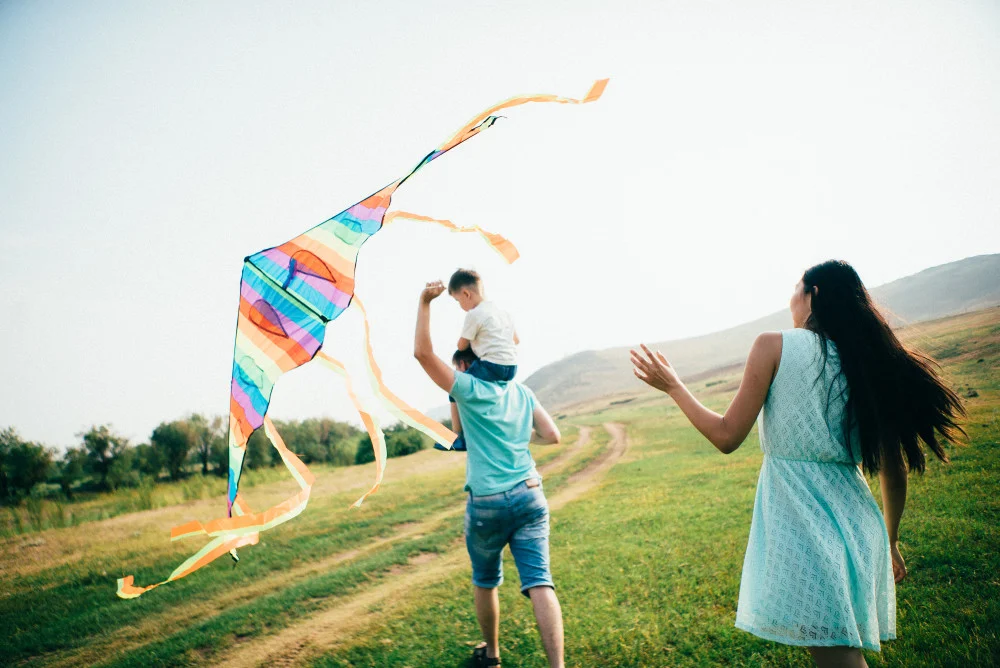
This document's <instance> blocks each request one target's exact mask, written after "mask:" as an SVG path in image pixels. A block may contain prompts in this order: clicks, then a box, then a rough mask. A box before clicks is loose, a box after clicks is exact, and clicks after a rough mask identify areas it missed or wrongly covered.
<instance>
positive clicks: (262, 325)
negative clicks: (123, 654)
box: [118, 79, 608, 598]
mask: <svg viewBox="0 0 1000 668" xmlns="http://www.w3.org/2000/svg"><path fill="white" fill-rule="evenodd" d="M607 83H608V80H607V79H602V80H600V81H597V82H595V83H594V85H593V86H592V87H591V89H590V91H589V92H588V93H587V95H586V96H584V97H583V98H580V99H574V98H564V97H558V96H555V95H530V96H524V97H514V98H511V99H509V100H507V101H505V102H501V103H500V104H497V105H494V106H492V107H490V108H489V109H487V110H485V111H483V112H482V113H480V114H478V115H476V116H475V117H474V118H473V119H472V120H470V121H469V122H468V123H466V124H465V125H464V126H462V128H461V129H460V130H459V131H458V132H456V133H455V134H454V135H452V137H451V138H450V139H448V141H446V142H445V143H444V144H442V145H441V146H439V147H437V148H436V149H434V150H433V151H431V152H430V153H428V154H427V155H426V156H425V157H424V158H423V159H422V160H421V161H420V162H419V163H417V165H416V167H414V168H413V169H412V170H410V172H409V173H408V174H406V176H404V177H402V178H400V179H398V180H396V181H394V182H393V183H390V184H389V185H387V186H385V187H384V188H382V189H381V190H379V191H378V192H376V193H375V194H373V195H370V196H369V197H366V198H365V199H363V200H361V201H360V202H358V203H357V204H355V205H353V206H351V207H349V208H347V209H346V210H344V211H342V212H340V213H338V214H337V215H335V216H333V217H332V218H330V219H329V220H326V221H324V222H323V223H320V224H319V225H316V226H315V227H313V228H311V229H309V230H308V231H306V232H305V233H303V234H300V235H299V236H297V237H295V238H294V239H292V240H290V241H287V242H285V243H284V244H282V245H280V246H275V247H274V248H268V249H266V250H263V251H260V252H259V253H255V254H253V255H250V256H249V257H247V258H246V259H245V260H244V263H243V275H242V279H241V281H240V306H239V314H238V316H237V322H236V344H235V350H234V352H233V374H232V380H231V383H230V402H229V410H230V414H229V486H228V496H227V508H228V513H227V516H226V517H223V518H220V519H216V520H213V521H210V522H207V523H202V522H198V521H193V522H189V523H187V524H184V525H181V526H178V527H174V529H172V530H171V540H179V539H181V538H187V537H190V536H195V535H206V536H209V537H210V538H211V541H209V543H208V544H206V545H205V546H204V547H203V548H202V549H201V550H199V551H198V552H196V553H195V554H194V555H193V556H191V557H190V558H189V559H188V560H187V561H185V562H184V563H182V564H181V565H180V566H178V567H177V569H175V570H174V572H173V573H171V574H170V577H168V578H167V579H166V580H164V581H163V582H159V583H156V584H152V585H149V586H146V587H137V586H135V585H134V584H133V582H134V578H133V576H131V575H129V576H126V577H124V578H121V579H119V580H118V596H120V597H122V598H135V597H137V596H140V595H141V594H143V593H144V592H146V591H149V590H150V589H153V588H155V587H158V586H160V585H162V584H165V583H167V582H171V581H173V580H177V579H179V578H182V577H184V576H186V575H189V574H190V573H193V572H194V571H196V570H198V569H199V568H201V567H202V566H205V565H206V564H208V563H210V562H212V561H214V560H215V559H217V558H218V557H220V556H222V555H223V554H226V553H227V552H228V553H229V554H230V555H232V557H233V558H234V559H236V560H237V561H238V556H237V553H236V548H238V547H242V546H245V545H254V544H256V543H257V542H258V540H259V533H260V532H261V531H265V530H267V529H270V528H272V527H274V526H277V525H278V524H281V523H283V522H286V521H288V520H290V519H291V518H293V517H295V516H296V515H298V514H299V513H301V512H302V511H303V510H305V507H306V504H307V503H308V501H309V494H310V492H311V490H312V484H313V481H314V478H313V475H312V473H310V472H309V469H308V468H307V467H306V465H305V464H304V463H303V462H302V461H301V460H300V459H299V458H298V457H297V456H296V455H295V454H294V453H293V452H291V451H290V450H288V448H287V447H285V444H284V442H283V441H282V440H281V436H280V435H279V434H278V432H277V430H276V429H275V428H274V425H273V424H272V423H271V421H270V419H269V418H268V417H267V410H268V406H269V405H270V402H271V392H272V391H273V390H274V384H275V383H276V382H277V381H278V378H280V377H281V376H282V374H284V373H287V372H288V371H291V370H292V369H296V368H298V367H300V366H302V365H303V364H306V363H307V362H310V361H312V360H314V359H315V360H318V361H319V362H320V363H321V364H322V365H323V366H325V367H327V368H329V369H330V370H332V371H334V372H335V373H337V374H339V375H340V376H342V377H343V378H344V379H345V382H346V383H347V389H348V394H349V396H350V398H351V401H352V402H353V403H354V406H355V408H356V409H357V411H358V413H359V415H360V416H361V420H362V422H363V423H364V425H365V429H366V430H367V431H368V434H369V435H370V436H371V440H372V444H373V447H374V449H375V464H376V477H375V483H374V485H373V486H372V487H371V489H369V490H368V491H367V492H366V493H365V494H363V495H362V496H361V498H359V499H358V500H357V501H356V502H355V504H354V506H359V505H360V504H361V503H362V501H364V499H365V498H366V497H367V496H368V495H369V494H372V493H373V492H375V491H376V490H377V489H378V487H379V485H380V484H381V482H382V477H383V475H384V473H385V465H386V451H385V438H384V436H383V434H382V429H381V426H380V424H379V422H378V420H377V419H376V418H375V417H374V416H373V415H372V413H371V412H370V411H368V409H367V408H366V407H365V406H364V405H363V404H362V403H361V401H360V399H359V398H358V396H357V394H355V392H354V389H353V386H352V385H351V379H350V377H349V376H348V374H347V370H346V369H345V368H344V365H343V364H341V363H340V362H338V361H337V360H335V359H333V358H332V357H330V356H329V355H327V354H326V353H324V352H323V351H322V347H323V341H324V337H325V335H326V326H327V323H329V322H330V321H331V320H335V319H336V318H337V317H338V316H339V315H340V314H341V313H343V312H344V311H345V310H346V309H347V308H350V307H353V308H357V309H358V310H359V311H360V312H361V314H362V316H363V317H364V327H365V347H366V352H367V355H366V362H367V368H368V376H369V381H370V383H371V386H372V390H373V391H374V394H375V396H376V397H377V398H378V399H379V400H380V401H381V402H382V403H383V404H384V405H385V406H386V407H387V408H388V409H389V410H390V411H391V412H392V414H393V415H394V416H395V417H396V418H398V419H399V420H401V421H403V422H404V423H405V424H407V425H408V426H411V427H413V428H415V429H418V430H419V431H421V432H423V433H424V434H427V435H428V436H430V437H431V438H433V439H434V440H435V441H437V442H439V443H446V444H451V443H452V442H453V441H454V440H455V434H454V433H453V432H452V431H451V430H449V429H448V428H446V427H445V426H444V425H442V424H440V423H438V422H437V421H435V420H432V419H430V418H429V417H427V416H426V415H424V414H423V413H421V412H419V411H417V410H415V409H414V408H412V407H411V406H409V405H408V404H406V403H405V402H404V401H403V400H402V399H400V398H399V397H398V396H396V395H395V394H394V393H393V392H392V391H391V390H389V388H388V387H386V385H385V383H384V382H383V379H382V373H381V370H380V369H379V367H378V364H377V363H376V362H375V356H374V354H373V352H372V347H371V327H370V323H369V322H368V316H367V313H366V312H365V310H364V307H363V305H362V304H361V301H360V299H358V297H357V295H356V293H355V286H354V277H355V269H356V266H357V261H358V253H359V252H360V250H361V246H362V245H364V243H365V241H367V240H368V238H369V237H371V236H372V235H373V234H375V233H376V232H378V231H379V230H380V229H382V227H383V226H385V225H386V224H388V223H390V222H393V221H395V220H400V219H405V220H413V221H417V222H428V223H435V224H438V225H441V226H444V227H446V228H448V229H450V230H452V231H455V232H475V233H478V234H480V235H481V236H482V237H483V239H484V240H485V241H486V242H487V243H488V244H490V246H492V247H493V248H494V249H495V250H496V251H497V252H498V253H500V255H501V256H503V258H504V259H505V260H506V261H507V262H508V263H510V262H514V261H515V260H516V259H517V258H518V252H517V249H516V248H515V247H514V245H513V244H512V243H511V242H510V241H508V240H507V239H505V238H504V237H502V236H500V235H499V234H494V233H492V232H488V231H486V230H483V229H481V228H479V227H478V226H471V227H460V226H458V225H455V224H454V223H452V222H451V221H448V220H439V219H436V218H430V217H428V216H421V215H417V214H412V213H406V212H401V211H393V212H388V213H387V209H388V208H389V205H390V203H391V200H392V195H393V194H394V193H395V191H396V189H397V188H398V187H399V186H400V185H402V184H403V183H404V182H405V181H406V180H408V179H409V178H410V177H411V176H413V175H414V174H416V173H417V172H418V171H419V170H420V169H422V168H423V167H425V166H426V165H427V164H429V163H430V162H432V161H434V160H436V159H437V158H439V157H440V156H441V155H443V154H444V153H447V152H448V151H450V150H451V149H453V148H455V147H456V146H458V145H459V144H461V143H462V142H465V141H467V140H469V139H471V138H472V137H475V136H476V135H477V134H479V133H480V132H482V131H483V130H485V129H487V128H490V127H492V126H493V124H494V123H496V121H497V119H498V117H497V116H495V115H494V114H495V113H496V112H498V111H500V110H502V109H508V108H510V107H516V106H519V105H522V104H526V103H529V102H554V103H558V104H583V103H587V102H593V101H595V100H597V99H598V98H599V97H600V96H601V94H602V93H603V92H604V88H605V87H606V86H607ZM261 427H263V428H264V432H265V434H266V435H267V437H268V439H269V440H270V441H271V444H272V445H274V447H275V449H276V450H277V451H278V453H279V454H280V455H281V459H282V461H283V462H284V463H285V466H286V467H287V468H288V470H289V472H290V473H291V475H292V477H293V478H295V480H296V482H298V484H299V491H298V492H297V493H295V494H293V495H292V496H290V497H289V498H287V499H285V500H284V501H282V502H281V503H279V504H277V505H276V506H274V507H272V508H269V509H267V510H265V511H261V512H255V511H253V510H252V509H251V508H250V506H249V505H248V504H247V503H246V501H245V499H243V497H242V496H241V494H240V492H239V484H240V476H241V474H242V472H243V460H244V457H245V456H246V445H247V441H248V440H249V438H250V436H251V434H253V433H254V432H255V431H256V430H257V429H260V428H261Z"/></svg>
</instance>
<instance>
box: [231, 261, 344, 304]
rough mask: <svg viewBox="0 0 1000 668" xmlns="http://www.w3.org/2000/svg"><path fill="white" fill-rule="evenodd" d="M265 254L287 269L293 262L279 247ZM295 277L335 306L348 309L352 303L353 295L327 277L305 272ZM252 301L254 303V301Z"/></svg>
mask: <svg viewBox="0 0 1000 668" xmlns="http://www.w3.org/2000/svg"><path fill="white" fill-rule="evenodd" d="M265 255H266V256H267V259H269V260H270V261H271V262H273V263H275V264H276V265H278V266H279V267H282V268H283V269H285V271H287V270H288V266H289V265H290V264H291V261H292V258H291V257H289V255H288V253H286V252H284V251H282V250H279V249H277V248H272V249H271V250H269V251H268V252H267V253H265ZM295 278H296V279H298V280H300V281H302V282H303V283H305V284H306V285H308V286H309V287H310V288H312V289H313V290H315V291H316V292H318V293H320V294H321V295H323V298H324V299H326V300H327V301H328V302H330V303H331V304H333V305H334V306H337V307H339V308H342V309H346V308H347V307H348V305H349V304H350V303H351V296H350V295H349V294H347V293H346V292H344V291H343V290H339V289H338V288H337V286H335V285H334V284H333V283H331V282H330V281H327V280H326V279H323V278H320V277H319V276H314V275H312V274H307V273H303V272H298V273H296V274H295ZM300 296H305V295H300ZM306 301H309V300H306ZM250 303H251V304H252V303H253V302H250ZM314 306H318V305H314ZM320 310H325V309H320Z"/></svg>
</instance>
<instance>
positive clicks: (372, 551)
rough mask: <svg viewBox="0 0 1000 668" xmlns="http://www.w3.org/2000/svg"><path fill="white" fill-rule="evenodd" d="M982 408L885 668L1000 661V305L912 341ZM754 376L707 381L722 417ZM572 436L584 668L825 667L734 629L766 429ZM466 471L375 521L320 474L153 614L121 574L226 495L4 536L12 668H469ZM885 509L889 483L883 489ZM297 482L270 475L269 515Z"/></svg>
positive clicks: (574, 425)
mask: <svg viewBox="0 0 1000 668" xmlns="http://www.w3.org/2000/svg"><path fill="white" fill-rule="evenodd" d="M903 336H904V338H907V339H909V340H910V341H912V342H914V343H916V344H917V345H919V347H921V348H922V349H923V350H925V351H926V352H928V353H930V354H931V355H932V356H934V357H936V358H937V359H939V360H940V361H941V363H942V364H943V366H944V372H945V375H946V376H947V378H948V379H949V381H950V382H951V383H952V384H953V385H954V386H955V387H956V388H958V389H959V391H960V393H961V394H962V395H963V396H964V395H969V397H968V398H967V402H968V403H967V406H968V409H969V411H970V418H969V421H968V423H967V428H968V431H969V434H970V443H969V444H968V445H967V446H965V447H956V448H951V449H950V453H951V455H952V459H953V463H952V464H950V465H942V464H938V463H932V464H931V465H930V466H929V467H928V472H927V473H926V474H925V475H923V476H920V477H914V478H912V482H911V486H910V496H909V499H908V503H907V510H906V515H905V517H904V519H903V524H902V528H901V532H900V536H901V538H900V540H901V545H902V550H903V554H904V557H905V558H906V559H907V565H908V567H909V569H910V575H909V577H908V578H907V579H906V581H905V582H904V583H903V584H901V585H900V586H899V588H898V591H897V604H898V616H899V617H898V634H899V639H898V640H896V641H892V642H889V643H886V644H885V645H884V646H883V652H882V653H881V655H879V654H874V653H869V654H868V655H867V657H868V660H869V663H870V664H871V665H893V666H913V665H954V666H979V665H994V664H998V663H1000V553H998V549H997V546H998V545H1000V494H998V492H1000V482H998V474H1000V419H998V418H1000V309H992V310H989V311H983V312H979V313H975V314H970V315H965V316H960V317H957V318H952V319H948V320H944V321H938V322H932V323H926V324H924V325H920V326H917V327H912V328H909V329H907V330H904V332H903ZM737 382H738V374H736V373H724V374H721V375H717V376H714V377H706V378H703V379H700V380H698V381H697V382H696V383H694V389H695V390H696V393H697V394H698V395H699V396H700V397H702V398H703V399H704V400H706V401H707V402H708V403H709V404H710V405H713V406H714V407H717V408H720V409H721V408H723V407H724V406H725V405H726V403H727V402H728V400H729V399H730V398H731V396H732V394H733V392H734V390H735V388H736V383H737ZM561 425H562V428H563V431H564V435H565V436H566V438H565V442H564V444H562V445H560V446H554V447H550V448H539V449H538V450H537V451H536V458H537V459H538V461H539V463H540V464H541V465H543V466H544V467H545V487H546V492H547V494H548V496H549V498H550V502H551V504H552V507H553V515H552V517H553V522H552V557H553V567H554V576H555V579H556V583H557V586H558V592H559V596H560V599H561V602H562V604H563V610H564V614H565V623H566V648H567V662H568V664H569V665H578V666H615V665H620V666H668V665H670V666H673V665H677V666H684V665H747V666H759V665H771V666H779V665H781V666H783V665H809V661H808V659H807V656H806V654H805V652H804V651H803V650H801V649H796V648H789V647H784V646H781V645H778V644H775V643H770V642H766V641H763V640H759V639H757V638H755V637H753V636H751V635H749V634H746V633H743V632H741V631H738V630H737V629H736V628H735V627H734V626H733V621H734V616H735V608H736V600H737V592H738V588H739V579H740V568H741V566H742V560H743V552H744V549H745V545H746V538H747V534H748V532H749V527H750V516H751V511H752V503H753V495H754V489H755V484H756V477H757V471H758V468H759V465H760V459H761V454H760V451H759V448H758V447H757V445H758V444H757V441H756V435H755V434H753V435H751V437H750V438H749V439H748V440H747V442H746V443H745V444H744V445H743V447H742V448H740V449H739V450H738V451H737V452H736V453H734V454H732V455H729V456H722V455H720V454H717V453H716V452H715V451H714V449H713V448H712V447H711V446H710V445H709V444H708V443H707V442H705V441H703V440H702V439H701V438H700V437H699V436H698V435H697V434H696V432H694V430H693V429H692V428H690V427H689V426H687V425H686V423H685V422H684V421H683V419H682V417H681V416H680V415H679V413H678V411H677V409H676V408H675V407H673V406H671V405H670V404H669V402H668V401H666V400H665V399H664V398H663V397H662V396H658V395H656V394H651V393H639V394H637V395H636V396H635V397H633V398H627V399H624V400H623V399H619V398H616V400H615V402H614V403H609V402H606V401H605V402H601V403H592V404H590V405H586V406H578V407H575V408H574V410H572V411H569V412H567V413H566V417H565V418H563V419H562V421H561ZM463 465H464V459H463V456H462V455H459V454H455V453H441V452H436V451H429V452H422V453H419V454H417V455H412V456H410V457H406V458H402V459H395V460H391V461H390V468H389V470H388V472H387V476H386V481H387V484H386V485H385V486H384V488H383V490H382V491H380V492H379V494H377V495H375V496H373V497H372V498H371V499H370V500H369V501H368V502H367V503H366V504H365V506H364V507H362V508H361V509H360V510H358V511H350V512H348V511H347V510H346V508H347V506H348V504H349V503H350V502H351V501H353V500H354V498H356V496H357V495H358V493H359V491H360V490H361V489H362V488H363V487H364V486H365V485H366V484H368V483H369V481H370V478H371V475H372V471H371V470H370V468H365V467H350V468H346V469H343V468H341V469H334V468H317V469H316V473H317V485H316V487H315V488H314V492H313V497H312V500H311V501H310V505H309V508H308V509H307V510H306V512H305V513H304V514H303V515H302V516H300V517H299V518H297V519H295V520H294V521H292V522H290V523H288V524H286V525H283V526H281V527H278V528H276V529H274V530H273V531H270V532H267V533H265V534H263V535H262V542H261V543H260V545H258V546H256V547H252V548H248V549H246V550H244V551H243V557H244V558H243V561H241V563H240V564H239V566H238V567H235V568H234V567H233V566H232V565H231V562H229V560H228V559H227V560H222V559H220V560H219V561H217V562H215V563H214V564H212V565H211V566H209V567H207V568H205V569H203V570H202V571H199V572H198V573H196V574H194V575H192V576H191V577H188V578H185V579H183V580H180V581H178V582H175V583H172V584H170V585H168V586H165V587H162V588H160V589H157V590H155V591H153V592H150V593H148V594H146V595H144V596H143V597H141V598H139V599H136V600H133V601H122V600H119V599H117V598H116V597H115V594H114V589H115V582H114V580H115V578H116V577H119V576H120V575H123V574H135V575H136V582H137V583H139V584H145V583H148V582H153V581H157V580H160V579H162V578H163V577H165V576H166V574H167V573H169V572H170V570H172V569H173V567H174V566H176V565H177V564H178V563H179V562H180V561H181V560H183V559H184V558H185V557H186V556H187V555H188V554H190V553H191V552H193V551H194V550H195V549H197V547H198V546H199V543H198V541H196V540H190V541H182V542H180V543H173V544H171V543H170V542H169V541H168V539H167V532H168V531H169V528H170V527H171V526H173V525H174V524H178V523H180V522H183V521H186V520H189V519H192V518H199V519H206V518H211V517H215V516H217V514H218V510H219V503H220V500H221V498H222V496H223V489H222V487H223V486H224V483H223V482H221V481H219V482H218V485H219V489H218V493H217V496H216V497H215V498H211V499H198V498H193V499H192V500H190V501H187V502H184V503H179V504H174V505H165V506H163V507H153V508H152V509H150V510H145V511H142V512H127V513H125V514H121V515H118V516H117V517H113V518H109V519H95V520H94V521H84V522H81V523H78V524H77V525H76V526H68V527H65V528H52V529H46V530H43V531H40V532H33V533H29V534H25V535H8V536H4V537H0V638H2V640H0V665H9V664H14V665H17V664H27V663H31V664H33V665H34V664H37V665H160V664H164V665H189V664H212V665H214V664H226V665H258V664H261V663H267V664H278V665H299V664H312V665H319V666H399V667H403V666H413V667H416V666H461V665H465V662H466V660H467V657H468V655H469V653H470V646H471V645H472V644H474V643H475V642H476V641H477V640H478V627H477V625H476V622H475V617H474V614H473V610H472V605H471V587H470V584H469V567H468V559H467V557H466V556H465V553H464V546H463V544H462V540H461V532H462V522H461V513H462V511H463V509H464V499H463V495H462V493H461V484H462V476H463V473H462V470H463ZM872 486H873V491H875V492H876V496H877V489H876V487H877V481H873V482H872ZM292 489H294V483H292V482H291V481H281V482H268V481H267V480H261V481H260V483H259V484H257V485H256V486H255V487H254V488H253V489H252V490H250V494H249V496H250V499H249V500H250V502H251V504H253V505H254V506H255V507H265V506H266V505H269V504H270V503H273V502H274V501H275V500H277V499H280V498H281V497H282V496H284V495H287V494H288V493H289V492H290V491H291V490H292ZM506 569H507V575H508V578H509V580H510V581H509V582H508V583H507V584H505V585H504V586H503V587H502V588H501V603H502V608H503V618H502V621H501V644H502V647H503V652H504V665H505V666H543V665H545V662H544V654H543V652H542V648H541V644H540V641H539V638H538V634H537V633H536V632H535V628H534V620H533V617H532V615H531V609H530V605H529V603H528V602H527V601H526V600H525V599H524V598H523V597H521V596H520V594H519V593H518V591H517V585H516V583H517V576H516V571H515V570H514V568H513V564H512V563H511V562H510V561H509V559H508V563H507V564H506Z"/></svg>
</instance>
